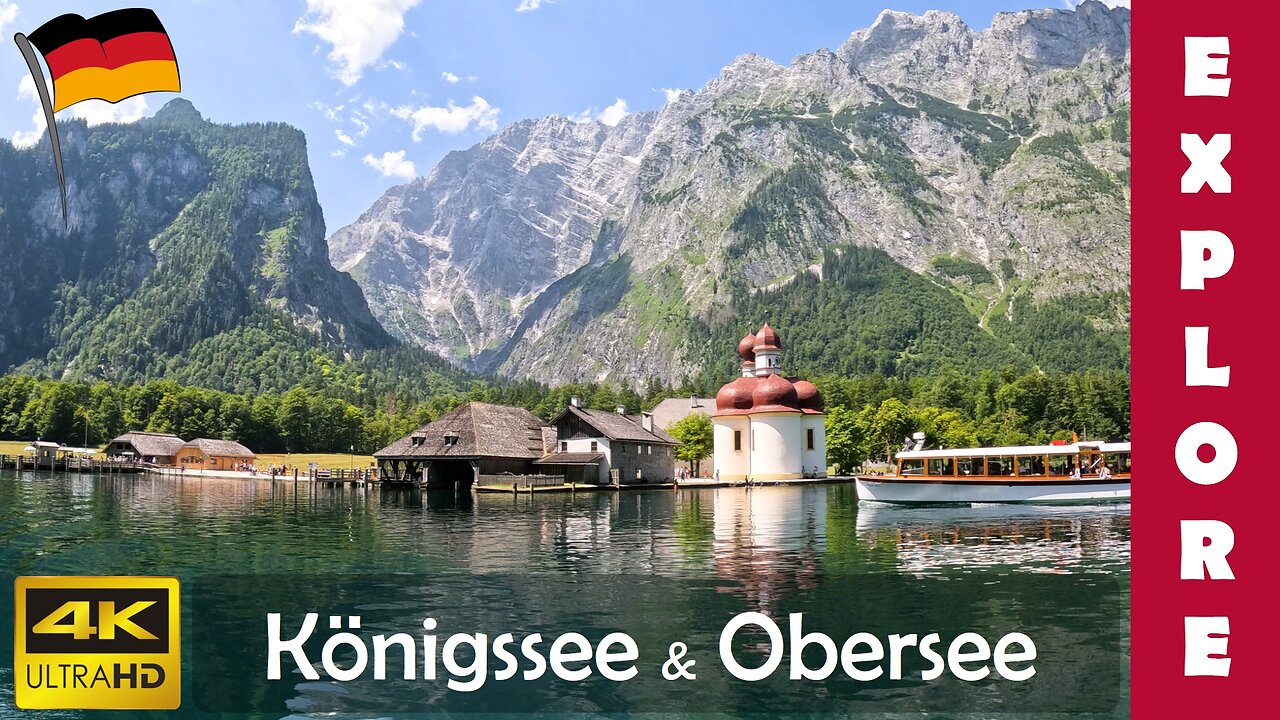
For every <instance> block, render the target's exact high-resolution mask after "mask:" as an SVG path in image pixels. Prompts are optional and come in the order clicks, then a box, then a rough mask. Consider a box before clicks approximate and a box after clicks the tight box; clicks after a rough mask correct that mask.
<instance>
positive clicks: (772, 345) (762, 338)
mask: <svg viewBox="0 0 1280 720" xmlns="http://www.w3.org/2000/svg"><path fill="white" fill-rule="evenodd" d="M754 349H755V350H757V351H759V350H766V349H768V350H781V349H782V338H780V337H778V331H777V330H774V329H773V328H771V327H769V323H765V324H764V327H762V328H760V332H758V333H756V341H755V346H754Z"/></svg>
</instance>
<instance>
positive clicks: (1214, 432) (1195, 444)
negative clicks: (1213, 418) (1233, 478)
mask: <svg viewBox="0 0 1280 720" xmlns="http://www.w3.org/2000/svg"><path fill="white" fill-rule="evenodd" d="M1201 445H1212V446H1213V450H1214V453H1215V454H1214V457H1213V459H1212V460H1210V461H1209V462H1204V461H1202V460H1201V459H1200V457H1199V455H1198V453H1199V451H1200V446H1201ZM1238 455H1239V452H1238V450H1237V448H1236V439H1235V438H1234V437H1232V435H1231V432H1230V431H1229V430H1227V429H1226V428H1224V427H1222V426H1221V425H1219V424H1218V423H1215V422H1198V423H1196V424H1195V425H1192V426H1191V427H1189V428H1187V429H1186V430H1183V431H1182V434H1181V435H1179V436H1178V444H1177V445H1176V446H1175V447H1174V451H1173V456H1174V459H1175V460H1176V461H1177V463H1178V470H1180V471H1181V472H1182V476H1183V477H1185V478H1186V479H1188V480H1190V481H1191V482H1193V483H1195V484H1197V485H1217V484H1218V483H1220V482H1222V481H1223V480H1225V479H1227V476H1228V475H1230V474H1231V471H1232V470H1235V469H1236V459H1237V457H1238Z"/></svg>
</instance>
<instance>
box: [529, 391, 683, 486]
mask: <svg viewBox="0 0 1280 720" xmlns="http://www.w3.org/2000/svg"><path fill="white" fill-rule="evenodd" d="M551 425H552V426H553V427H554V428H555V431H556V434H555V437H556V447H555V451H554V452H552V453H550V454H548V455H547V456H545V457H543V458H540V459H539V460H538V461H537V463H536V464H537V465H538V466H540V467H545V468H548V472H554V473H555V474H563V475H565V477H566V481H567V482H584V483H594V484H599V485H610V484H618V485H631V484H643V483H661V482H670V481H671V479H672V478H673V477H674V474H675V447H676V446H677V445H679V444H680V443H679V442H677V441H676V439H675V438H673V437H671V436H670V435H668V434H667V433H665V432H663V430H662V429H661V428H659V427H656V426H655V425H654V422H653V415H652V414H650V413H641V414H640V415H639V416H632V415H627V412H626V408H624V407H618V408H617V409H616V410H615V411H614V412H609V411H607V410H587V409H585V408H583V407H581V405H580V403H579V401H578V398H576V397H575V398H573V399H572V400H571V401H570V403H569V406H568V407H566V408H565V409H564V410H563V411H562V412H561V413H560V414H559V415H558V416H556V418H555V419H554V420H552V421H551Z"/></svg>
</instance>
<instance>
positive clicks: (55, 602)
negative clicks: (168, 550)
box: [14, 577, 182, 710]
mask: <svg viewBox="0 0 1280 720" xmlns="http://www.w3.org/2000/svg"><path fill="white" fill-rule="evenodd" d="M178 607H179V605H178V580H177V578H160V577H22V578H18V580H17V582H16V583H15V584H14V610H15V617H14V660H15V662H14V665H15V668H14V670H15V673H14V674H15V678H14V679H15V684H16V686H17V687H16V693H15V694H16V698H15V699H16V701H17V705H18V707H20V708H23V709H27V710H51V709H87V710H174V709H177V707H178V705H179V704H180V700H181V684H182V682H181V680H182V679H181V653H180V652H179V640H180V627H181V623H180V620H179V617H178Z"/></svg>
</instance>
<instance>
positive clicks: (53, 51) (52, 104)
mask: <svg viewBox="0 0 1280 720" xmlns="http://www.w3.org/2000/svg"><path fill="white" fill-rule="evenodd" d="M13 40H14V42H16V43H17V44H18V49H19V50H21V51H22V55H23V57H24V58H26V61H27V66H28V68H29V69H30V70H31V75H32V79H34V80H35V81H36V91H37V92H38V94H39V95H40V103H41V105H43V106H44V110H45V119H46V121H47V124H48V126H49V141H50V143H51V144H52V145H53V156H54V164H55V165H56V166H57V170H58V183H59V186H60V188H61V190H62V215H63V218H64V220H65V219H66V216H67V191H66V180H65V177H64V175H63V171H62V151H61V148H60V143H59V141H58V132H57V127H56V126H55V124H54V117H53V114H54V113H56V112H58V111H59V110H63V109H65V108H68V107H71V106H72V105H75V104H76V103H79V102H83V101H85V100H94V99H97V100H105V101H107V102H110V103H117V102H120V101H121V100H124V99H125V98H130V97H133V96H134V95H140V94H142V93H149V92H179V91H180V90H181V89H182V83H181V81H180V78H179V76H178V61H177V58H176V56H175V55H174V52H173V44H172V43H171V42H170V41H169V34H168V33H167V32H165V29H164V25H163V24H161V22H160V18H159V17H157V16H156V14H155V13H154V12H153V11H151V10H148V9H146V8H127V9H124V10H113V11H111V12H108V13H103V14H101V15H95V16H94V17H91V18H84V17H81V16H80V15H74V14H67V15H59V16H58V17H56V18H54V19H52V20H50V21H49V22H47V23H45V24H43V25H41V26H40V27H39V28H37V29H36V30H35V32H32V33H31V34H30V35H23V34H22V33H18V34H16V35H14V36H13ZM33 48H34V50H38V51H39V52H40V54H41V55H43V56H44V61H45V64H46V65H48V67H49V75H50V79H51V80H52V81H53V97H52V99H50V97H49V93H48V91H47V90H46V87H45V83H44V76H43V74H42V73H41V70H40V63H39V62H38V61H37V60H36V56H35V52H34V51H33Z"/></svg>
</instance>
